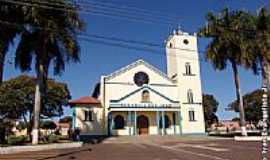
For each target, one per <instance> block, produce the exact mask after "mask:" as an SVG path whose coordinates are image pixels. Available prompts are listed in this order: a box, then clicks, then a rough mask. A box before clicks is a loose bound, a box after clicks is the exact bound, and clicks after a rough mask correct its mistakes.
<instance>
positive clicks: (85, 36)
mask: <svg viewBox="0 0 270 160" xmlns="http://www.w3.org/2000/svg"><path fill="white" fill-rule="evenodd" d="M0 23H2V24H5V25H12V26H14V27H20V28H21V27H23V26H22V25H20V24H16V23H10V22H6V21H2V20H0ZM34 28H38V29H43V30H44V29H45V30H48V31H51V32H57V31H55V30H53V29H50V28H42V27H38V26H35V27H34ZM78 38H80V39H82V40H85V41H88V42H93V43H99V44H102V45H109V46H114V47H120V48H126V49H132V50H137V51H150V52H151V53H155V54H161V55H164V53H163V52H160V51H159V50H156V49H157V48H158V49H164V47H165V46H164V45H162V44H155V43H151V42H142V41H134V40H127V39H122V38H118V37H107V36H103V35H97V34H90V33H79V37H78ZM100 39H101V40H100ZM135 45H140V46H135ZM154 47H155V48H156V49H154ZM171 49H176V50H183V51H189V52H196V53H197V52H198V53H200V52H199V51H195V50H190V49H183V48H171ZM166 56H171V57H177V56H179V57H181V58H185V59H189V60H200V57H198V58H191V57H186V56H183V55H177V54H175V55H166ZM199 56H200V54H199ZM200 61H201V60H200Z"/></svg>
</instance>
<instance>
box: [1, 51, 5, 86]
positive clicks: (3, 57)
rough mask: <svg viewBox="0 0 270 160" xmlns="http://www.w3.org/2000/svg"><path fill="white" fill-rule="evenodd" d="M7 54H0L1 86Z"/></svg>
mask: <svg viewBox="0 0 270 160" xmlns="http://www.w3.org/2000/svg"><path fill="white" fill-rule="evenodd" d="M4 65H5V54H4V53H1V52H0V85H1V84H2V82H3V75H4Z"/></svg>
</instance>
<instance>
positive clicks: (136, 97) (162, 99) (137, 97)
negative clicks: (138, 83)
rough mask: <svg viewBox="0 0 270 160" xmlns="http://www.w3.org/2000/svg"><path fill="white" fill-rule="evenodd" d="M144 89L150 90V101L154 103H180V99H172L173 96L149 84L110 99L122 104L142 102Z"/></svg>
mask: <svg viewBox="0 0 270 160" xmlns="http://www.w3.org/2000/svg"><path fill="white" fill-rule="evenodd" d="M143 91H148V92H149V97H150V98H149V100H150V101H149V102H148V103H152V104H171V103H174V104H175V103H179V101H176V100H174V99H172V98H171V97H168V96H166V95H165V94H163V93H160V92H158V91H156V90H154V89H153V88H151V87H149V86H143V87H141V88H139V89H136V90H134V91H132V92H130V93H128V94H126V95H125V96H123V97H121V98H119V99H114V100H110V102H111V103H122V104H138V103H142V93H143Z"/></svg>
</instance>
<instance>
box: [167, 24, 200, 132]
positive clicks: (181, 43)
mask: <svg viewBox="0 0 270 160" xmlns="http://www.w3.org/2000/svg"><path fill="white" fill-rule="evenodd" d="M166 56H167V75H168V76H169V77H170V78H171V79H172V80H174V81H175V83H176V84H177V86H178V96H179V101H180V103H181V104H180V105H181V114H182V123H183V124H182V125H183V129H185V128H189V130H186V131H185V130H183V133H185V132H186V133H204V131H205V128H204V126H205V125H204V115H203V108H202V90H201V78H200V63H199V62H200V61H199V52H198V46H197V35H196V34H189V33H186V32H183V31H181V30H180V29H178V30H175V31H173V33H172V34H171V35H170V36H169V37H168V39H167V41H166Z"/></svg>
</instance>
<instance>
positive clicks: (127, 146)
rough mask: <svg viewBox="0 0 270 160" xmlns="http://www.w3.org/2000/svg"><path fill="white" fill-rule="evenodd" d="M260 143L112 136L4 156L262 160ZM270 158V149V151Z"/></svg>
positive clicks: (16, 159)
mask: <svg viewBox="0 0 270 160" xmlns="http://www.w3.org/2000/svg"><path fill="white" fill-rule="evenodd" d="M260 146H261V144H260V142H235V141H233V140H216V139H179V138H177V137H173V138H170V137H166V138H164V137H156V138H149V137H143V138H140V137H135V138H111V139H108V140H104V141H103V142H101V143H99V144H94V145H92V144H88V145H85V146H84V147H81V148H75V149H64V150H49V151H42V152H25V153H19V154H13V155H0V159H1V160H72V159H73V160H260V159H261V156H260ZM269 159H270V152H269Z"/></svg>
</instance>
